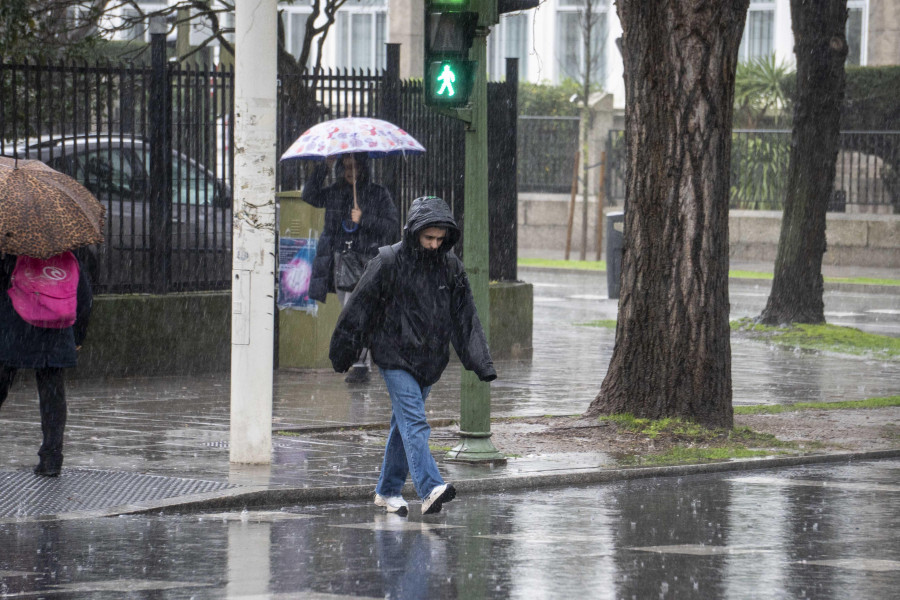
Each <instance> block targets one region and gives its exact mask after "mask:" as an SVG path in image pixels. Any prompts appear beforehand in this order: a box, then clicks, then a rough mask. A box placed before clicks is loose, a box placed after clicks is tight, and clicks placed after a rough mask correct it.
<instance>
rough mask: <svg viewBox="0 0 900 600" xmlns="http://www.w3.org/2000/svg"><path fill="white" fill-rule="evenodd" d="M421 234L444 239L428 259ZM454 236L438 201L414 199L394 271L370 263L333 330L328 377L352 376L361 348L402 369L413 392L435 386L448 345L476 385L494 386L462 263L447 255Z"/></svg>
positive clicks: (453, 227) (392, 266) (446, 210)
mask: <svg viewBox="0 0 900 600" xmlns="http://www.w3.org/2000/svg"><path fill="white" fill-rule="evenodd" d="M427 227H445V228H446V229H447V237H446V239H445V240H444V243H443V244H442V245H441V247H440V248H439V249H438V251H437V252H436V253H435V254H433V255H429V254H428V253H427V252H424V251H423V248H422V246H421V244H420V243H419V232H421V231H422V230H423V229H425V228H427ZM459 237H460V232H459V228H458V227H457V226H456V222H455V221H454V220H453V215H452V214H451V213H450V209H449V208H448V207H447V204H446V203H445V202H444V201H443V200H441V199H440V198H434V197H429V198H419V199H417V200H416V201H415V202H413V204H412V206H411V207H410V210H409V220H408V222H407V224H406V227H405V228H404V234H403V241H402V243H401V244H398V246H399V249H398V251H397V253H396V257H395V259H394V261H393V264H390V265H385V264H383V261H382V258H381V256H380V255H379V256H376V257H375V258H373V259H372V260H371V261H369V264H368V266H367V267H366V271H365V273H364V274H363V276H362V279H360V281H359V284H357V286H356V290H355V291H354V292H353V296H352V298H351V299H350V301H349V302H348V303H347V305H346V306H345V307H344V310H343V311H341V316H340V318H339V319H338V323H337V325H336V326H335V330H334V334H333V335H332V337H331V349H330V353H329V357H330V358H331V363H332V365H333V366H334V370H335V371H338V372H344V371H346V370H348V369H349V368H350V366H351V365H352V364H353V363H354V361H355V360H356V358H357V357H358V356H359V353H360V350H361V349H362V348H363V347H368V348H369V349H370V351H371V353H372V360H374V361H375V364H377V365H378V366H379V367H380V368H382V369H402V370H404V371H406V372H407V373H409V374H410V375H412V376H413V377H414V378H415V379H416V381H417V382H418V383H419V385H422V386H428V385H432V384H433V383H435V382H436V381H437V380H438V379H440V376H441V373H443V371H444V368H445V367H446V366H447V362H448V361H449V360H450V347H449V344H450V343H451V342H452V343H453V348H454V349H455V350H456V354H457V356H459V358H460V360H461V361H462V364H463V366H464V367H465V368H467V369H469V370H471V371H474V372H475V374H476V375H478V377H479V379H481V380H482V381H492V380H494V379H496V378H497V373H496V372H495V371H494V363H493V361H492V360H491V353H490V350H489V349H488V345H487V340H486V339H485V335H484V330H483V329H482V328H481V321H480V320H479V319H478V314H477V312H476V310H475V300H474V298H473V297H472V289H471V288H470V287H469V278H468V276H467V275H466V272H465V269H464V268H463V266H462V261H460V260H459V258H458V257H457V256H456V255H455V254H454V253H453V252H451V248H452V246H453V245H454V244H455V243H456V241H457V240H459Z"/></svg>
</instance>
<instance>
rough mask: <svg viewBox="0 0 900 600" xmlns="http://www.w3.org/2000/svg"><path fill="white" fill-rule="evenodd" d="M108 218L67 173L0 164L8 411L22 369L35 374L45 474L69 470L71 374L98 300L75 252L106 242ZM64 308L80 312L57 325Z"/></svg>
mask: <svg viewBox="0 0 900 600" xmlns="http://www.w3.org/2000/svg"><path fill="white" fill-rule="evenodd" d="M103 217H104V209H103V206H102V205H101V204H100V203H99V202H98V201H97V199H96V198H94V196H93V195H92V194H91V193H90V192H89V191H88V190H87V189H86V188H84V186H82V185H81V184H79V183H78V182H77V181H75V180H74V179H72V178H70V177H68V176H67V175H64V174H63V173H59V172H58V171H55V170H53V169H51V168H50V167H48V166H47V165H45V164H44V163H41V162H40V161H29V160H24V161H19V160H13V159H0V406H2V405H3V403H4V401H5V400H6V398H7V396H8V394H9V390H10V387H11V386H12V384H13V381H14V380H15V377H16V374H17V372H18V370H19V369H34V371H35V378H36V379H37V388H38V397H39V400H40V413H41V431H42V433H43V442H42V443H41V447H40V450H38V456H39V457H40V462H39V463H38V464H37V466H35V467H34V472H35V474H37V475H42V476H46V477H56V476H58V475H59V474H60V470H61V469H62V463H63V434H64V432H65V427H66V420H67V415H68V408H67V405H66V390H65V378H64V369H67V368H71V367H74V366H76V363H77V351H78V349H79V348H80V347H81V344H82V343H83V342H84V338H85V335H86V333H87V326H88V320H89V318H90V313H91V307H92V302H93V296H92V293H91V285H90V281H89V279H88V277H87V274H86V273H85V270H84V269H83V268H82V266H81V263H80V262H79V261H78V260H77V259H76V258H75V255H73V254H72V253H71V252H69V250H72V249H76V248H84V247H86V246H88V245H91V244H99V243H102V242H103V235H102V223H103ZM45 259H46V260H45ZM76 278H77V283H76V282H75V279H76ZM38 290H40V291H41V293H43V294H45V295H46V296H48V297H49V298H50V300H47V299H46V298H41V297H40V296H41V293H38ZM59 290H64V291H65V292H66V293H71V294H72V295H74V298H73V297H71V296H66V297H63V296H60V295H56V294H57V291H59ZM60 293H61V292H60ZM73 304H74V307H73V306H72V305H73ZM47 306H51V307H52V308H51V309H46V307H47ZM63 308H64V309H65V310H66V311H69V310H70V309H71V312H72V313H74V314H67V315H66V318H65V319H64V320H62V321H54V320H53V319H52V317H53V315H54V310H53V309H60V310H61V309H63ZM73 321H74V322H73Z"/></svg>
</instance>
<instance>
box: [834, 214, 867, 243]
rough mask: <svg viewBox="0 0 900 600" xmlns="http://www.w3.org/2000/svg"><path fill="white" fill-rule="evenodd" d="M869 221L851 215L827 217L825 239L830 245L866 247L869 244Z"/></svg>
mask: <svg viewBox="0 0 900 600" xmlns="http://www.w3.org/2000/svg"><path fill="white" fill-rule="evenodd" d="M867 223H868V221H867V220H866V219H864V218H863V219H861V218H858V217H855V216H850V215H834V216H829V217H827V218H826V221H825V239H826V240H827V241H828V247H829V248H830V247H831V246H832V245H834V246H844V247H853V246H857V247H865V246H867V245H868V234H869V231H868V226H867Z"/></svg>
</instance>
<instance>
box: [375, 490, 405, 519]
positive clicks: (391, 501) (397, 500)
mask: <svg viewBox="0 0 900 600" xmlns="http://www.w3.org/2000/svg"><path fill="white" fill-rule="evenodd" d="M375 506H383V507H384V508H385V510H387V511H388V512H389V513H397V514H398V515H400V516H401V517H405V516H406V515H408V514H409V504H407V503H406V500H404V499H403V496H382V495H381V494H375Z"/></svg>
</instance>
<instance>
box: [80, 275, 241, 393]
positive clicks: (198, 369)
mask: <svg viewBox="0 0 900 600" xmlns="http://www.w3.org/2000/svg"><path fill="white" fill-rule="evenodd" d="M230 365H231V292H230V291H225V292H198V293H181V294H168V295H165V296H157V295H152V294H120V295H104V296H97V297H96V298H95V299H94V309H93V312H92V314H91V323H90V326H89V328H88V335H87V339H86V340H85V343H84V347H83V348H82V350H81V353H80V355H79V357H78V368H77V369H73V370H72V375H73V376H75V377H115V376H125V375H181V374H188V373H209V372H216V371H227V370H228V368H229V366H230Z"/></svg>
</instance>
